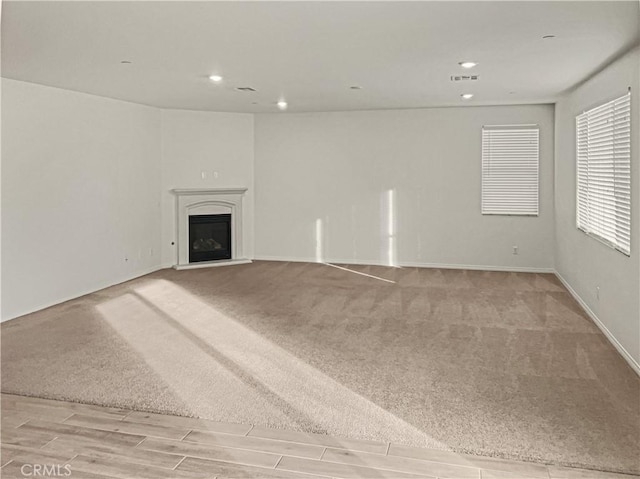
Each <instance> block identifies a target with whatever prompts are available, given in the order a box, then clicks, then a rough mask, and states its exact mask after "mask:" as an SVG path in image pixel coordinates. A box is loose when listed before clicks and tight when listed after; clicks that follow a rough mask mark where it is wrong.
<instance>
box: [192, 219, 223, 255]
mask: <svg viewBox="0 0 640 479" xmlns="http://www.w3.org/2000/svg"><path fill="white" fill-rule="evenodd" d="M220 259H231V215H230V214H221V215H190V216H189V263H197V262H199V261H216V260H220Z"/></svg>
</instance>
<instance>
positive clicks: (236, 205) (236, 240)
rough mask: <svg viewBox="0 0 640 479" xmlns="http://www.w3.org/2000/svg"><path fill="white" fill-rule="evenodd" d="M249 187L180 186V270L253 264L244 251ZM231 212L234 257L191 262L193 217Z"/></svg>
mask: <svg viewBox="0 0 640 479" xmlns="http://www.w3.org/2000/svg"><path fill="white" fill-rule="evenodd" d="M246 191H247V188H206V189H203V188H176V189H173V190H171V193H173V194H174V195H175V197H176V228H177V231H176V238H177V262H176V264H175V265H174V268H176V269H189V268H204V267H209V266H224V265H229V264H241V263H250V262H251V260H249V259H247V258H245V257H244V253H243V236H242V233H243V231H242V230H243V228H242V225H243V220H242V199H243V197H244V194H245V193H246ZM225 213H230V214H231V259H230V260H219V261H201V262H198V263H189V216H190V215H215V214H225Z"/></svg>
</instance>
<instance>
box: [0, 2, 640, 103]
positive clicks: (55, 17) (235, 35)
mask: <svg viewBox="0 0 640 479" xmlns="http://www.w3.org/2000/svg"><path fill="white" fill-rule="evenodd" d="M639 18H640V9H639V3H638V1H637V0H635V1H629V2H590V1H589V2H536V1H534V2H524V1H512V2H237V1H236V2H180V1H176V2H144V1H138V2H135V1H133V2H83V1H80V2H65V1H46V2H11V1H4V2H3V10H2V75H3V76H4V77H7V78H13V79H17V80H24V81H30V82H35V83H41V84H44V85H50V86H55V87H60V88H66V89H70V90H77V91H82V92H87V93H92V94H95V95H101V96H106V97H111V98H118V99H122V100H127V101H132V102H136V103H142V104H146V105H153V106H157V107H163V108H181V109H191V110H213V111H231V112H267V111H277V109H276V106H275V103H276V101H278V100H279V99H280V98H286V100H287V101H288V103H289V110H288V111H294V112H300V111H334V110H362V109H387V108H419V107H428V106H451V105H456V106H459V105H461V104H464V105H468V104H473V105H489V104H516V103H539V102H553V101H555V99H556V98H557V96H558V94H559V93H560V92H562V91H564V90H566V89H568V88H571V87H572V86H574V85H575V84H577V83H579V82H580V81H582V80H584V79H585V78H586V77H588V76H589V75H590V74H592V73H594V72H595V71H597V70H598V69H600V68H602V67H603V66H604V65H606V64H607V63H608V62H610V61H611V60H612V59H613V58H615V57H617V56H618V55H620V54H621V53H623V52H624V51H626V50H628V49H629V48H630V47H632V46H633V45H635V44H637V43H638V42H639V41H640V23H639V22H640V20H639ZM549 34H552V35H555V36H556V38H555V39H551V40H543V39H542V36H544V35H549ZM122 60H130V61H131V62H133V63H132V64H129V65H124V64H121V63H120V62H121V61H122ZM462 60H473V61H475V62H478V63H479V65H478V66H477V67H476V68H474V69H473V70H469V71H466V70H463V69H462V68H461V67H459V66H458V62H459V61H462ZM469 72H472V73H473V74H478V75H480V80H479V81H478V82H475V83H473V84H469V83H466V84H455V83H452V82H451V81H450V76H451V75H453V74H460V73H469ZM212 73H219V74H220V75H223V76H224V81H223V82H222V83H221V84H219V85H218V84H213V83H212V82H210V81H209V80H208V78H207V77H208V75H210V74H212ZM352 85H358V86H361V87H362V90H355V91H354V90H351V89H349V87H350V86H352ZM238 86H250V87H253V88H255V89H256V90H257V92H256V93H242V92H238V91H235V90H234V88H235V87H238ZM466 92H471V93H474V94H475V97H474V98H473V99H472V100H471V101H468V102H463V101H462V100H461V99H460V94H461V93H466Z"/></svg>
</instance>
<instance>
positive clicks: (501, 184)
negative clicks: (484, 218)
mask: <svg viewBox="0 0 640 479" xmlns="http://www.w3.org/2000/svg"><path fill="white" fill-rule="evenodd" d="M539 136H540V135H539V129H538V126H537V125H509V126H504V125H496V126H484V127H483V128H482V214H483V215H531V216H537V215H538V165H539V148H538V146H539Z"/></svg>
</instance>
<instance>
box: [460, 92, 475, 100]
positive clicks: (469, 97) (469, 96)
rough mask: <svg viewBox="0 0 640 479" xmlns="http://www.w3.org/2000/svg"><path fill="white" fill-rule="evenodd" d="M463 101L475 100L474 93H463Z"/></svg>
mask: <svg viewBox="0 0 640 479" xmlns="http://www.w3.org/2000/svg"><path fill="white" fill-rule="evenodd" d="M460 96H461V97H462V99H463V100H471V99H472V98H473V93H463V94H462V95H460Z"/></svg>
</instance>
